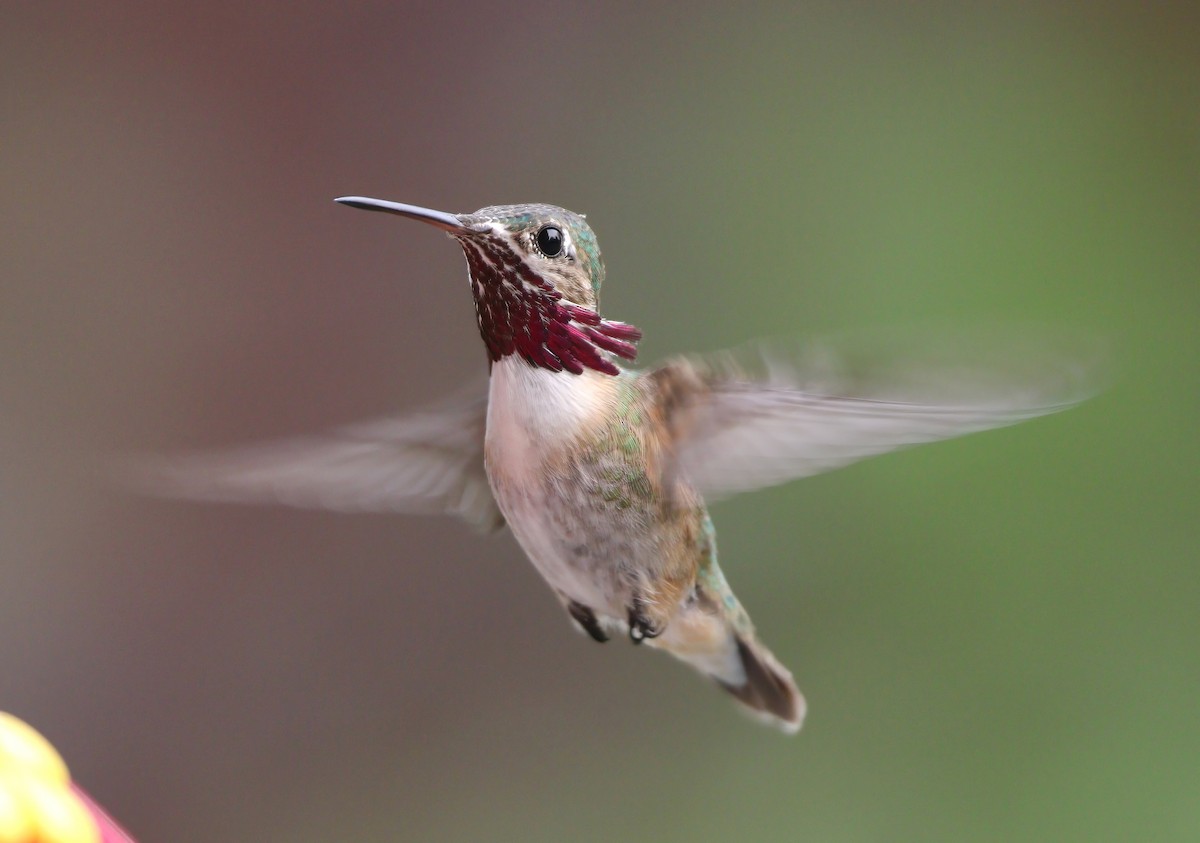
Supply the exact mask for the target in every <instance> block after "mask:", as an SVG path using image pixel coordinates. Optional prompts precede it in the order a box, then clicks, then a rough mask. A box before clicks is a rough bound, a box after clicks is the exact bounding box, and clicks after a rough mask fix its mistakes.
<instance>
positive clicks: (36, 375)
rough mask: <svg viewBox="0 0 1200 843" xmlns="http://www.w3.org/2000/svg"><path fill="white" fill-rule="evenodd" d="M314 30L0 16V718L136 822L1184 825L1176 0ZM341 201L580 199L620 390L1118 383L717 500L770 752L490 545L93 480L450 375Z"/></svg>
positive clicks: (442, 525)
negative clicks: (831, 362) (1049, 374)
mask: <svg viewBox="0 0 1200 843" xmlns="http://www.w3.org/2000/svg"><path fill="white" fill-rule="evenodd" d="M334 8H335V7H334V6H331V5H330V4H323V3H286V4H280V3H255V4H241V3H221V2H216V3H213V2H210V3H203V4H183V3H167V4H121V3H116V4H111V3H105V4H95V3H78V4H56V3H47V4H32V3H30V4H6V5H5V6H4V8H3V9H2V10H0V96H2V97H3V99H2V101H0V103H2V105H0V114H2V115H3V116H2V118H0V119H2V121H3V123H2V125H3V131H2V134H0V174H2V176H3V191H2V195H3V199H2V200H0V250H2V251H0V253H2V254H3V256H4V257H3V280H2V281H0V708H2V709H5V710H9V711H12V712H13V713H15V714H17V715H19V716H21V717H23V718H25V719H27V720H29V721H30V722H31V723H33V724H34V725H35V726H37V727H38V728H39V729H41V730H42V731H44V732H45V733H46V734H47V735H48V736H49V737H50V738H51V739H52V740H53V741H54V742H55V743H56V744H57V746H58V747H59V748H60V749H61V750H62V751H63V753H64V754H65V755H66V757H67V759H68V761H69V763H70V764H71V765H72V769H73V771H74V773H75V774H76V776H77V777H78V778H79V779H80V780H81V781H82V782H83V783H84V784H85V785H86V786H88V787H89V788H91V789H92V790H93V791H94V792H95V793H96V794H97V796H98V797H99V798H100V799H101V800H102V801H103V802H104V803H105V804H106V805H108V806H109V807H110V808H111V809H112V810H113V811H114V813H115V814H116V815H117V816H118V817H119V818H121V819H122V820H123V821H124V822H125V823H126V824H128V825H129V827H130V828H131V830H132V831H133V832H135V833H136V834H137V835H138V837H139V839H140V840H143V841H151V840H161V841H172V843H188V842H189V841H233V840H239V841H240V840H281V841H282V840H287V841H310V840H311V841H330V840H357V841H384V840H427V839H428V840H479V839H488V840H507V839H512V840H518V839H519V840H548V841H549V840H568V839H569V840H613V839H628V840H637V839H656V840H664V841H665V840H693V839H700V840H708V839H742V840H779V839H805V840H822V841H832V840H844V841H867V840H912V841H930V840H945V841H963V840H996V841H1011V840H1048V841H1064V840H1089V841H1091V840H1100V839H1114V840H1117V839H1143V840H1156V841H1167V840H1179V841H1184V840H1196V839H1200V800H1197V794H1198V793H1200V765H1198V764H1197V758H1200V722H1198V717H1200V647H1198V646H1197V644H1198V642H1200V611H1198V610H1200V573H1198V571H1197V552H1196V548H1197V546H1198V542H1200V528H1198V527H1197V518H1196V514H1197V513H1196V491H1197V490H1196V478H1197V468H1198V467H1200V465H1198V463H1200V460H1198V458H1197V448H1196V430H1197V421H1200V406H1198V404H1200V401H1198V399H1197V391H1196V383H1197V375H1198V374H1200V372H1198V371H1197V370H1198V365H1197V364H1198V361H1200V341H1198V332H1197V328H1196V324H1197V316H1198V315H1200V285H1198V281H1197V279H1198V277H1200V256H1198V248H1197V244H1198V242H1200V239H1198V236H1197V235H1198V234H1200V228H1198V226H1197V223H1198V222H1200V213H1198V212H1200V207H1198V206H1200V202H1198V198H1197V197H1200V191H1198V190H1197V185H1198V178H1200V166H1198V160H1200V156H1198V152H1197V150H1198V148H1200V119H1198V116H1197V115H1200V108H1198V106H1200V101H1198V96H1197V90H1198V89H1197V85H1196V81H1197V79H1200V59H1198V57H1197V52H1196V44H1197V43H1200V40H1198V38H1197V36H1198V34H1200V33H1198V32H1197V17H1200V16H1198V15H1197V13H1196V10H1195V7H1194V4H1176V5H1171V4H1162V5H1156V6H1153V7H1145V6H1144V4H1140V3H1132V2H1128V3H1115V2H1113V3H1088V4H1061V3H1055V4H1050V3H1045V4H1036V3H1008V4H999V5H993V6H989V7H988V8H987V10H986V11H984V10H982V7H980V8H978V9H974V10H966V9H964V8H963V7H961V6H960V4H951V3H929V4H918V5H907V6H904V7H897V6H895V5H894V4H886V3H877V4H870V3H868V4H853V5H846V4H839V3H817V4H804V5H803V6H797V7H794V8H793V7H792V6H791V5H790V4H789V5H781V6H779V7H777V8H772V7H768V6H754V7H751V8H748V9H741V10H737V11H734V10H733V9H731V8H728V7H727V6H725V5H723V4H710V5H699V6H688V7H686V9H685V7H682V6H681V7H678V8H675V9H669V8H667V7H665V6H663V7H658V8H654V9H651V8H648V7H644V6H639V5H636V4H628V5H615V4H613V5H607V6H603V7H600V6H594V5H589V4H551V3H545V4H523V5H519V6H518V7H512V6H511V4H510V5H504V4H499V5H498V4H484V3H468V4H464V5H454V4H444V3H411V4H406V3H400V4H389V3H352V4H344V5H340V6H337V7H336V8H337V9H338V10H337V11H333V9H334ZM352 193H360V194H366V195H371V196H378V197H381V198H388V199H394V200H399V201H405V202H411V203H417V204H423V205H428V206H432V207H436V208H441V209H444V210H451V211H467V210H473V209H475V208H477V207H480V206H483V205H486V204H493V203H507V202H521V201H546V202H553V203H556V204H561V205H564V206H566V207H569V208H572V209H574V210H578V211H582V212H586V213H588V215H589V220H590V221H591V222H592V223H593V225H594V227H595V228H596V230H597V233H598V236H599V238H600V241H601V243H602V245H603V248H604V252H605V258H606V261H607V264H608V267H609V283H608V285H607V287H606V290H605V297H604V307H605V311H606V312H607V313H608V314H609V315H611V316H612V317H613V318H618V319H628V320H630V321H632V322H634V323H636V324H637V325H639V326H640V327H642V328H643V329H644V330H645V331H646V333H647V340H646V341H645V342H644V343H643V345H642V359H643V360H644V361H646V362H652V361H654V360H655V359H658V358H660V357H662V356H663V355H665V354H668V353H672V352H676V351H680V350H685V349H698V348H699V349H709V348H719V347H722V346H725V345H731V344H735V343H738V342H741V341H743V340H745V339H748V338H750V337H752V336H756V335H762V334H791V333H797V334H809V333H821V332H827V331H837V330H840V329H843V328H855V329H861V328H864V327H865V328H866V329H868V330H869V329H870V327H871V326H872V325H879V326H883V325H890V324H893V323H901V324H903V323H908V322H913V321H919V320H923V319H930V318H932V319H934V320H940V321H942V322H944V323H949V324H954V323H956V322H958V321H959V320H972V319H985V320H991V319H999V320H1003V319H1029V318H1033V319H1043V320H1047V321H1051V322H1060V323H1064V324H1078V325H1083V326H1085V327H1088V328H1093V329H1098V330H1101V331H1102V332H1105V333H1107V334H1108V335H1110V336H1112V337H1113V338H1114V341H1115V343H1116V344H1117V346H1118V347H1119V348H1120V350H1121V357H1122V366H1123V369H1124V376H1123V379H1122V380H1121V382H1120V383H1119V384H1118V386H1117V387H1116V388H1115V389H1113V390H1111V391H1110V392H1109V393H1107V394H1105V395H1104V396H1102V397H1101V398H1099V399H1097V400H1095V401H1093V402H1092V403H1090V404H1088V405H1086V406H1085V407H1083V408H1081V409H1079V410H1075V411H1072V412H1071V413H1068V414H1065V415H1062V416H1057V417H1054V418H1051V419H1046V420H1042V421H1039V422H1036V423H1033V424H1030V425H1026V426H1023V427H1020V428H1016V429H1013V430H1009V431H1003V432H997V433H990V434H985V435H981V436H979V437H974V438H970V439H966V440H963V441H961V442H954V443H947V444H945V445H941V446H937V447H935V448H931V449H928V450H917V451H912V452H908V453H905V454H900V455H894V456H891V457H886V458H882V459H880V460H877V461H873V462H870V463H867V464H863V465H861V466H858V467H855V468H852V469H848V470H847V471H844V472H840V473H837V474H833V475H830V476H828V477H823V478H819V479H814V480H812V481H808V482H805V483H800V484H795V485H793V486H789V487H787V488H785V489H777V490H772V491H766V492H762V493H758V494H754V495H751V496H747V497H744V498H742V499H739V500H736V501H732V502H730V503H727V504H722V505H720V506H719V507H717V508H716V511H715V513H714V514H715V517H716V519H717V524H718V527H719V530H720V534H721V542H722V556H723V559H724V560H726V561H725V567H726V570H727V572H728V573H729V575H730V579H731V580H732V582H733V583H734V585H735V587H736V588H737V589H738V591H739V593H740V594H741V596H742V598H743V600H744V602H745V603H746V604H747V605H748V606H749V608H750V609H751V610H752V611H753V613H754V615H755V618H756V621H757V623H758V625H759V627H760V629H761V630H762V632H763V635H764V637H765V639H766V640H767V641H768V642H769V643H770V644H771V645H772V647H773V649H775V651H776V652H777V653H778V654H779V656H780V657H781V658H782V659H783V660H784V661H785V662H787V663H788V664H790V665H792V666H793V668H794V670H795V672H796V674H797V678H798V680H799V682H800V685H801V687H802V689H803V690H804V691H805V692H806V694H807V696H808V698H809V702H810V718H809V721H808V723H807V725H806V726H805V729H804V731H803V732H802V733H801V735H800V736H799V737H798V738H797V739H785V738H783V737H781V736H780V735H778V734H776V733H773V732H770V731H767V730H764V729H761V728H760V727H758V726H756V725H754V724H752V723H750V722H748V721H746V720H745V719H743V718H740V717H739V716H737V713H736V712H735V711H734V710H733V708H732V706H731V705H730V704H729V703H728V701H727V700H726V699H724V698H723V697H722V696H721V695H720V694H718V693H716V692H714V691H711V690H710V689H708V688H706V687H704V686H703V684H701V683H700V682H698V681H697V680H696V678H695V677H693V676H692V675H690V674H689V673H687V672H686V671H685V670H684V669H682V668H679V667H677V666H676V665H674V664H671V663H669V662H668V661H667V660H665V659H664V658H662V657H659V656H657V655H655V654H650V653H645V652H640V651H633V650H631V649H630V648H629V647H626V646H624V645H622V644H621V643H614V644H610V645H609V646H607V647H596V646H594V645H592V644H591V643H590V642H588V641H587V640H586V639H584V638H582V637H580V636H579V635H576V634H575V633H573V632H572V630H571V629H570V627H569V626H568V624H567V621H566V619H565V617H563V615H562V613H561V610H560V609H559V607H558V605H557V603H556V602H555V601H554V600H553V599H552V598H551V596H550V595H549V593H548V591H547V590H546V588H545V587H544V586H543V585H542V584H541V583H540V581H539V580H538V579H537V577H536V576H535V574H534V573H533V571H532V569H531V568H530V566H529V565H528V564H527V563H526V562H525V560H524V559H523V557H522V555H521V554H520V553H519V552H518V550H517V549H516V547H515V545H514V543H513V542H512V540H511V538H509V537H508V536H507V535H502V536H501V537H499V538H484V537H479V536H476V535H474V534H472V533H471V532H470V531H469V530H467V529H466V528H465V527H464V526H463V525H461V524H459V523H455V522H452V521H450V520H448V519H439V518H429V519H419V518H407V517H382V516H337V515H331V514H323V513H313V512H301V511H293V510H273V509H254V508H245V509H242V508H235V507H221V506H199V505H187V504H180V503H168V502H158V501H149V500H144V499H138V498H135V497H132V496H129V495H127V494H125V493H123V492H121V491H119V490H116V489H114V488H112V487H111V486H110V485H108V484H107V483H106V482H105V479H104V477H103V476H102V473H101V472H100V470H99V467H98V461H97V458H98V456H99V455H103V454H109V453H114V452H122V451H128V450H155V449H158V450H171V449H176V448H183V447H193V446H216V445H223V444H231V443H235V442H243V441H247V440H252V439H256V438H265V437H273V436H280V435H285V434H291V433H297V432H304V431H311V430H319V429H322V428H325V427H329V426H333V425H336V424H340V423H344V422H349V421H354V420H358V419H361V418H369V417H373V416H377V415H381V414H386V413H390V412H396V411H400V410H403V409H406V408H410V407H414V406H418V405H420V404H421V403H423V402H426V401H428V400H431V399H435V398H437V397H438V396H439V395H440V394H442V393H443V392H446V391H448V390H450V389H452V388H453V387H454V386H456V385H457V384H459V383H460V382H461V381H463V380H465V379H467V378H469V377H473V376H475V377H477V376H480V375H481V373H482V371H483V363H484V355H483V350H482V347H481V345H480V343H479V341H478V338H477V334H476V331H475V326H474V323H473V314H472V311H471V306H470V303H469V294H468V289H467V286H466V284H465V283H464V276H465V272H464V268H463V265H462V258H461V256H460V255H459V254H458V250H457V249H456V248H455V247H454V246H453V244H451V243H448V242H446V240H445V238H443V237H441V236H438V235H436V234H435V233H434V232H431V231H429V230H427V229H425V228H424V227H421V226H415V225H412V224H407V223H404V222H402V221H400V220H396V219H391V218H386V217H379V216H369V215H365V214H361V213H352V212H351V211H349V210H347V209H345V208H341V207H338V206H336V205H335V204H334V203H333V202H332V201H331V200H332V198H333V197H335V196H339V195H344V194H352Z"/></svg>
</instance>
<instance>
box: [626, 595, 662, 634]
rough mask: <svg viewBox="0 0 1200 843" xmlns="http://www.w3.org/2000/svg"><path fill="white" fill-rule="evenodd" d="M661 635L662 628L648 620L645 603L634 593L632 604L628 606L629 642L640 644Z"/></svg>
mask: <svg viewBox="0 0 1200 843" xmlns="http://www.w3.org/2000/svg"><path fill="white" fill-rule="evenodd" d="M661 634H662V627H660V626H658V625H657V624H656V623H655V622H654V621H653V620H651V619H650V616H649V615H648V614H647V613H646V603H645V601H644V600H642V598H641V596H640V595H638V594H636V593H635V594H634V595H633V603H632V604H630V606H629V640H630V641H632V642H633V643H634V644H641V643H642V642H643V641H645V640H646V639H647V638H657V637H658V636H659V635H661Z"/></svg>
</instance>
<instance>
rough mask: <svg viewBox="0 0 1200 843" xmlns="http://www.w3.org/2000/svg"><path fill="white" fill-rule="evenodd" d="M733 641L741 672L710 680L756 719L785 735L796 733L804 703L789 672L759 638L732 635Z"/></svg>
mask: <svg viewBox="0 0 1200 843" xmlns="http://www.w3.org/2000/svg"><path fill="white" fill-rule="evenodd" d="M734 643H735V644H736V646H737V659H738V661H740V663H741V670H740V671H739V672H738V673H739V674H740V675H738V676H736V677H733V678H732V679H731V678H730V677H729V676H727V675H717V674H713V679H715V680H716V681H717V684H718V685H720V686H721V687H722V688H724V689H725V690H726V691H728V692H729V693H731V694H733V696H734V697H735V698H736V699H737V701H738V702H740V703H741V704H742V705H744V706H745V707H746V708H747V709H748V710H749V711H750V713H751V714H753V715H754V716H755V717H757V718H758V719H760V720H763V721H765V722H767V723H770V724H771V725H773V726H778V727H779V728H780V729H783V731H785V732H787V733H788V734H794V733H795V732H798V731H799V730H800V724H801V723H803V722H804V712H805V703H804V697H803V696H802V695H801V694H800V690H799V689H798V688H797V687H796V682H795V680H793V679H792V674H791V672H790V671H789V670H788V669H787V668H786V667H784V666H783V665H781V664H780V663H779V661H778V660H777V659H776V658H775V656H774V655H772V654H771V651H770V650H768V649H767V648H766V647H764V646H763V645H762V644H761V643H760V642H759V641H758V640H756V639H754V638H746V637H743V636H741V635H737V634H735V635H734Z"/></svg>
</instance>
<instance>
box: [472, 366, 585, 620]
mask: <svg viewBox="0 0 1200 843" xmlns="http://www.w3.org/2000/svg"><path fill="white" fill-rule="evenodd" d="M606 377H608V376H607V375H601V374H599V373H596V372H585V373H584V374H582V375H572V374H569V373H564V372H550V371H547V370H545V369H537V368H534V367H532V366H530V365H528V364H527V363H525V361H524V360H521V359H519V358H517V357H506V358H504V359H503V360H501V361H499V362H497V363H496V364H495V365H493V366H492V379H491V387H490V394H489V399H488V417H487V434H486V437H485V441H486V460H485V462H486V465H487V471H488V479H489V480H490V481H491V484H492V491H493V492H494V494H495V495H496V501H497V503H498V504H499V505H500V511H501V512H503V513H504V517H505V519H506V520H507V521H508V525H509V527H510V528H511V529H512V531H513V535H514V536H515V537H516V539H517V541H518V542H519V543H520V545H521V547H522V549H523V550H524V551H525V553H526V554H527V555H528V556H529V558H530V560H531V561H532V562H533V564H534V566H535V567H537V569H538V571H539V572H540V573H541V575H542V576H543V577H544V578H545V579H546V581H547V582H549V583H550V585H551V586H552V587H553V588H554V589H555V590H557V591H558V592H560V593H561V594H564V595H566V596H567V597H569V598H571V599H573V600H578V601H580V602H582V603H584V605H589V606H596V607H597V608H600V607H603V606H605V605H606V604H607V602H608V595H605V594H602V593H598V592H597V591H596V588H597V583H595V582H594V581H593V580H592V579H591V578H589V577H587V576H585V575H583V573H582V572H581V571H579V570H578V569H577V568H576V567H575V566H574V565H572V564H571V561H570V560H569V559H567V558H564V552H563V542H564V538H565V537H564V536H563V535H561V533H562V531H563V530H564V522H563V520H562V519H563V518H564V517H566V518H568V519H569V517H570V516H569V515H568V513H570V512H571V509H572V508H571V507H570V506H569V505H568V502H567V500H566V499H565V498H564V497H563V496H569V495H570V490H569V489H567V488H564V487H563V486H562V485H560V484H558V483H555V482H554V477H553V476H552V468H551V465H561V459H562V454H563V448H565V447H567V446H568V445H570V444H571V442H572V441H573V440H574V439H575V437H576V436H577V435H578V434H579V432H580V431H581V430H583V429H584V428H585V427H586V426H587V425H588V424H589V423H591V421H592V420H593V419H595V418H596V414H598V413H603V412H604V410H605V407H604V401H605V396H606V394H607V392H608V390H607V389H606V388H605V386H606V384H604V383H603V381H600V380H599V379H601V378H606ZM548 458H553V459H552V460H551V461H550V464H548ZM556 515H557V516H558V517H557V518H556V517H555V516H556Z"/></svg>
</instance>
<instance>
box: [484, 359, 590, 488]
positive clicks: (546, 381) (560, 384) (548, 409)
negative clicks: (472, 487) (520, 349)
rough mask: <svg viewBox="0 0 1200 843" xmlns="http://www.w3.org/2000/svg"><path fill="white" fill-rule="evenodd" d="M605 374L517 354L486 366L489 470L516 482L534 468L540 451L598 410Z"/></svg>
mask: <svg viewBox="0 0 1200 843" xmlns="http://www.w3.org/2000/svg"><path fill="white" fill-rule="evenodd" d="M605 377H608V376H607V375H601V374H599V373H597V372H592V371H590V370H589V371H585V372H584V373H583V374H582V375H572V374H569V373H567V372H551V371H548V370H546V369H538V368H535V367H533V366H530V365H529V364H528V363H526V362H525V361H524V360H521V359H520V358H518V357H515V356H510V357H505V358H504V359H503V360H500V361H498V362H497V363H496V364H494V365H493V366H492V379H491V385H490V392H489V396H488V416H487V436H486V443H487V452H488V457H489V460H490V462H491V465H489V471H493V470H494V471H495V472H497V473H498V474H502V475H504V477H505V478H507V479H509V480H510V481H512V482H520V480H521V479H523V478H526V477H528V476H529V472H530V471H537V470H538V469H539V468H540V466H541V462H542V460H543V459H544V458H545V456H546V454H548V453H551V452H553V451H556V450H558V449H559V448H561V447H563V446H565V445H567V444H568V443H569V442H571V441H572V440H573V439H574V438H575V437H576V436H577V435H578V433H579V432H580V431H581V430H582V429H583V428H584V426H585V425H586V424H588V422H589V420H590V419H593V418H595V417H596V414H597V413H600V412H603V406H602V400H603V393H604V392H605V390H603V389H602V388H601V386H600V383H599V382H598V381H599V379H600V378H605Z"/></svg>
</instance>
